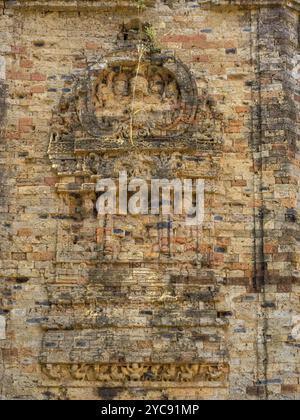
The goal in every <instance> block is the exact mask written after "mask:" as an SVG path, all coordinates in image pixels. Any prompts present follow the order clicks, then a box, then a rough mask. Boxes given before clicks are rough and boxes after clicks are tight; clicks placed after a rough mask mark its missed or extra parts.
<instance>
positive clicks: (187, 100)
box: [76, 55, 198, 143]
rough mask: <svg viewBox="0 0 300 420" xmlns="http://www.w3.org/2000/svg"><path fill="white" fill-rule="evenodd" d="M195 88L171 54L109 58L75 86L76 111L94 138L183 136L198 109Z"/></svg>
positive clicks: (183, 67)
mask: <svg viewBox="0 0 300 420" xmlns="http://www.w3.org/2000/svg"><path fill="white" fill-rule="evenodd" d="M197 100H198V98H197V87H196V84H195V82H194V80H193V78H192V77H191V74H190V73H189V71H188V69H187V68H186V67H185V66H184V65H183V64H182V63H181V62H180V61H179V60H176V59H175V58H174V57H173V56H162V55H155V56H151V57H148V56H146V57H145V58H143V59H142V62H141V63H139V62H138V61H137V59H129V58H118V59H111V60H110V61H109V62H107V63H106V64H104V65H102V66H100V68H97V67H96V68H92V69H90V70H89V72H88V76H87V78H86V79H83V80H80V81H79V82H78V83H77V86H76V109H77V113H78V117H79V120H80V122H81V125H82V127H83V128H84V130H85V132H86V133H88V135H90V136H92V137H97V138H98V137H100V138H106V139H109V138H111V140H114V141H118V142H121V143H124V142H126V141H128V140H129V139H131V134H132V135H133V137H134V138H135V139H136V140H137V141H138V140H139V139H145V138H149V139H152V140H153V139H167V138H172V137H178V136H180V135H183V134H184V133H185V132H186V130H187V129H188V128H189V127H190V126H191V125H192V123H193V121H194V119H195V115H196V110H197Z"/></svg>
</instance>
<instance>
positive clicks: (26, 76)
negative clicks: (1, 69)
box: [7, 70, 30, 80]
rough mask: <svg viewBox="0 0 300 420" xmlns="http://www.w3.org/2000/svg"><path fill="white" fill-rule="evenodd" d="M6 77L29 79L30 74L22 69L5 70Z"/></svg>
mask: <svg viewBox="0 0 300 420" xmlns="http://www.w3.org/2000/svg"><path fill="white" fill-rule="evenodd" d="M7 78H8V79H10V80H30V75H29V74H28V73H24V72H22V71H16V70H9V71H8V72H7Z"/></svg>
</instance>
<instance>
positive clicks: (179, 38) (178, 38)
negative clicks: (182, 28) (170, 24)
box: [162, 34, 207, 43]
mask: <svg viewBox="0 0 300 420" xmlns="http://www.w3.org/2000/svg"><path fill="white" fill-rule="evenodd" d="M206 38H207V37H206V35H203V34H201V35H199V34H198V35H166V36H164V37H163V38H162V41H163V42H178V43H180V42H183V43H184V42H203V41H206Z"/></svg>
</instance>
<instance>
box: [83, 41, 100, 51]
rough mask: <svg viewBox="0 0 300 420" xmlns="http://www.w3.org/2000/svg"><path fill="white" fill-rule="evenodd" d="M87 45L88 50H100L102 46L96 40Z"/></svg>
mask: <svg viewBox="0 0 300 420" xmlns="http://www.w3.org/2000/svg"><path fill="white" fill-rule="evenodd" d="M85 46H86V49H87V50H98V49H99V48H100V45H99V44H97V43H96V42H87V43H86V45H85Z"/></svg>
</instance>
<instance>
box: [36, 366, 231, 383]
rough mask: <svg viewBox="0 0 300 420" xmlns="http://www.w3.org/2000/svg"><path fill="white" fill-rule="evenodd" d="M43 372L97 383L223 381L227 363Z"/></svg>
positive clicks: (58, 378)
mask: <svg viewBox="0 0 300 420" xmlns="http://www.w3.org/2000/svg"><path fill="white" fill-rule="evenodd" d="M42 371H43V373H44V374H45V375H46V376H47V377H48V378H49V379H52V380H56V381H65V380H69V381H71V380H74V381H98V382H114V383H115V382H121V383H127V382H164V383H170V382H178V383H188V382H216V381H217V382H224V381H226V380H227V379H228V374H229V366H228V364H225V363H224V364H199V363H194V364H192V363H189V364H159V363H157V364H147V363H145V364H144V363H130V364H95V365H91V364H74V365H70V364H46V365H42Z"/></svg>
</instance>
